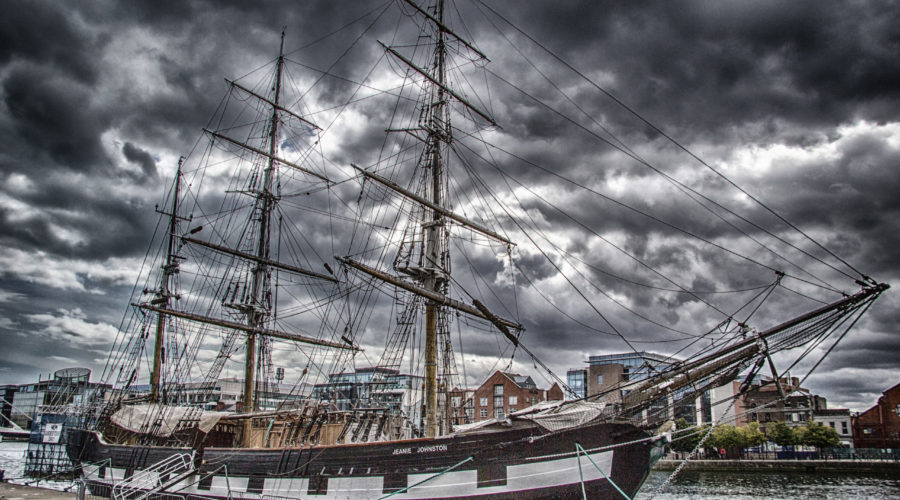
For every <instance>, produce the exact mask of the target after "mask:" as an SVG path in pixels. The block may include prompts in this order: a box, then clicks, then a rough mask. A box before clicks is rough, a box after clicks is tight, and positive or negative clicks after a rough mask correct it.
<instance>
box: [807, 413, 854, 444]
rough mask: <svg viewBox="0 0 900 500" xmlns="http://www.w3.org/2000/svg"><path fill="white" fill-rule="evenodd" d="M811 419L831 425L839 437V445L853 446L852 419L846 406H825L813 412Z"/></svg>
mask: <svg viewBox="0 0 900 500" xmlns="http://www.w3.org/2000/svg"><path fill="white" fill-rule="evenodd" d="M813 420H814V421H815V422H817V423H820V424H822V425H825V426H828V427H831V428H832V429H834V431H835V432H837V433H838V436H839V437H840V439H841V446H847V447H849V448H853V421H852V418H851V417H850V410H848V409H847V408H827V409H823V410H816V411H815V412H813Z"/></svg>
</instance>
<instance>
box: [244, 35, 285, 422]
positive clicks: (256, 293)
mask: <svg viewBox="0 0 900 500" xmlns="http://www.w3.org/2000/svg"><path fill="white" fill-rule="evenodd" d="M283 67H284V31H282V32H281V45H280V47H279V50H278V66H277V69H276V72H275V96H274V99H273V100H272V104H273V105H272V116H271V118H270V122H269V140H268V142H269V150H268V155H267V160H266V167H265V169H264V170H263V188H262V190H261V191H260V192H259V194H258V195H257V198H256V204H257V207H258V210H259V219H258V225H257V231H258V234H257V245H256V257H257V259H258V260H256V265H255V267H254V268H253V281H252V285H251V300H252V302H251V304H250V307H249V308H248V309H247V325H248V326H250V327H251V328H264V326H265V323H266V320H268V318H269V313H270V311H271V303H270V302H269V299H270V293H269V292H270V283H269V266H268V264H267V261H269V260H270V250H271V245H270V234H271V223H272V211H273V210H274V208H275V202H276V197H275V195H274V194H273V192H272V186H273V185H274V180H275V165H274V163H275V160H274V158H275V149H276V146H277V143H278V135H277V134H278V108H279V107H280V106H281V104H280V100H281V72H282V68H283ZM244 352H245V354H244V356H245V360H244V397H243V402H244V403H243V404H244V405H243V411H245V412H253V411H255V410H256V409H257V408H258V401H257V397H256V368H257V366H256V361H257V356H258V349H257V334H256V333H254V332H248V333H247V345H246V349H245V351H244Z"/></svg>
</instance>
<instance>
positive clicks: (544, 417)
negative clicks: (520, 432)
mask: <svg viewBox="0 0 900 500" xmlns="http://www.w3.org/2000/svg"><path fill="white" fill-rule="evenodd" d="M604 408H606V403H593V402H589V401H576V402H574V403H566V404H563V403H562V402H561V401H548V402H546V403H539V404H537V405H535V406H533V407H531V408H526V409H525V410H522V411H520V412H516V413H513V414H512V415H511V416H512V417H514V418H521V419H525V420H531V421H532V422H534V423H536V424H538V425H540V426H541V427H543V428H545V429H547V430H548V431H558V430H561V429H568V428H569V427H576V426H579V425H581V424H586V423H588V422H590V421H591V420H594V419H595V418H597V417H599V416H600V414H601V413H603V409H604Z"/></svg>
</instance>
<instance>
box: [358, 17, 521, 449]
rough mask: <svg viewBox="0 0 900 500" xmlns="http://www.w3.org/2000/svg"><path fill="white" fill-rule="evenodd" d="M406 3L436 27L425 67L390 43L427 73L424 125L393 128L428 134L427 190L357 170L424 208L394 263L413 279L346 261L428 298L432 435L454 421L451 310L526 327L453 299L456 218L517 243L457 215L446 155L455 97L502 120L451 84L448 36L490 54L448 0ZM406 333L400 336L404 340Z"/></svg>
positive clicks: (408, 313)
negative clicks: (453, 19)
mask: <svg viewBox="0 0 900 500" xmlns="http://www.w3.org/2000/svg"><path fill="white" fill-rule="evenodd" d="M405 1H406V3H407V4H409V5H410V6H411V7H412V8H413V9H415V10H416V11H418V12H419V13H420V14H421V15H423V16H424V17H425V18H426V19H427V22H428V23H429V24H430V25H431V26H432V27H433V28H432V29H433V31H432V33H434V35H432V37H433V40H434V51H433V53H432V59H431V61H430V62H429V63H428V64H427V65H426V66H425V67H421V66H418V65H416V63H414V62H413V61H412V60H411V59H409V58H408V57H406V56H404V55H403V54H401V53H400V52H398V51H397V50H396V49H394V48H392V47H389V46H387V45H385V44H383V43H382V46H383V47H384V48H385V50H386V51H387V52H388V53H389V54H391V55H392V56H393V57H395V58H397V59H398V60H399V61H401V62H403V63H404V64H406V65H407V66H408V67H409V68H410V69H412V70H413V71H415V72H416V73H418V74H420V75H421V76H422V77H424V81H423V84H424V85H423V91H422V93H421V94H420V100H419V106H420V114H419V119H418V126H417V127H415V128H414V129H388V131H389V132H402V131H405V132H409V131H413V130H415V131H417V132H420V131H421V132H425V134H426V135H425V136H424V137H422V138H421V140H422V141H423V143H424V150H423V152H422V155H421V156H420V157H419V160H418V164H417V168H418V169H420V170H419V172H422V175H423V177H422V178H421V182H422V183H421V184H420V185H419V190H418V191H415V192H414V191H413V190H408V189H405V188H403V187H401V186H399V185H398V184H396V183H394V182H393V181H391V180H390V179H387V178H384V177H381V176H379V175H378V174H375V173H374V172H368V171H364V170H362V169H359V167H355V168H357V169H359V170H360V171H361V173H362V175H364V176H365V177H366V178H367V179H371V180H373V181H375V182H377V183H379V184H381V185H382V186H384V187H386V188H388V189H391V190H392V191H394V192H395V193H396V194H397V195H399V196H403V197H405V198H407V199H409V200H411V201H412V202H413V203H415V204H417V205H418V207H419V209H420V210H421V212H418V213H419V214H421V219H419V220H418V221H417V223H418V224H420V226H419V227H417V228H415V229H412V230H411V231H410V232H409V233H407V236H406V237H405V238H404V241H403V242H401V244H400V248H399V251H398V254H397V258H396V259H395V261H394V270H395V271H399V272H400V273H402V274H404V275H406V277H401V276H392V275H390V274H388V273H385V272H383V271H380V270H378V269H376V268H373V267H370V266H368V265H366V264H364V263H362V262H359V261H356V260H354V259H352V258H349V257H348V258H345V259H340V261H341V262H342V263H343V264H345V265H347V266H350V267H352V268H354V269H356V270H358V271H361V272H363V273H365V274H368V275H369V276H371V277H373V278H376V279H378V280H381V281H383V282H385V283H388V284H390V285H393V286H395V287H397V288H399V289H402V290H405V291H406V292H409V293H411V294H413V295H416V296H418V297H421V298H424V299H425V335H424V337H425V338H424V341H425V352H424V359H423V364H424V366H425V377H424V401H423V403H424V404H423V406H424V419H423V420H424V421H423V422H422V427H423V431H424V434H425V436H426V437H434V436H438V435H440V434H441V433H442V430H443V429H444V428H445V425H444V424H446V420H445V419H441V418H440V416H439V407H440V405H439V394H440V393H441V392H442V390H446V389H447V387H443V388H442V387H441V386H440V383H439V381H440V378H439V376H438V364H439V362H438V357H439V356H440V355H441V353H443V362H444V368H445V370H444V371H445V373H444V375H445V376H446V375H448V374H449V366H450V365H451V364H452V358H451V357H450V351H449V349H450V347H449V340H448V337H449V321H450V315H449V309H451V308H452V309H454V310H456V311H458V312H463V313H466V314H469V315H471V316H475V317H479V318H482V319H486V320H488V321H491V322H496V323H497V324H501V325H504V327H505V328H506V327H508V328H513V329H517V330H521V328H522V327H521V325H519V324H518V323H515V322H513V321H509V320H504V319H502V318H499V317H497V316H495V315H493V314H492V313H490V312H489V311H487V312H486V310H482V309H481V308H479V307H476V306H473V305H470V304H466V303H463V302H460V301H457V300H455V299H452V298H451V297H450V266H451V262H450V256H449V243H448V237H449V233H448V225H449V223H450V221H454V222H456V223H458V224H460V225H461V226H463V227H466V228H468V229H470V230H472V231H475V232H478V233H481V234H484V235H486V236H488V237H490V238H493V239H495V240H499V241H503V242H504V243H505V244H511V242H510V241H509V240H508V239H507V238H505V237H503V236H501V235H500V234H498V233H496V232H494V231H492V230H490V229H489V228H487V227H484V226H482V225H480V224H478V223H477V222H475V221H472V220H470V219H468V218H467V217H464V216H462V215H460V214H456V213H454V212H453V211H452V210H451V208H450V207H448V206H447V205H448V203H447V199H446V198H447V183H448V180H447V179H448V177H447V165H446V164H445V163H444V154H445V153H446V151H448V149H449V147H450V144H451V143H452V141H453V132H452V128H451V126H450V107H449V102H450V100H451V99H452V100H454V101H456V102H458V103H460V104H461V105H463V106H464V107H465V108H466V109H467V110H468V111H470V112H471V113H472V114H473V115H477V116H479V117H481V118H482V119H484V120H485V121H487V122H488V123H490V124H491V125H493V126H496V125H497V123H496V122H495V121H494V119H493V118H492V117H491V116H490V115H489V114H487V113H486V112H484V111H482V110H481V109H478V108H477V107H475V106H474V105H473V104H472V103H470V102H469V101H468V100H467V99H465V98H464V97H463V96H462V95H461V94H460V93H458V92H456V91H455V90H454V89H452V88H451V87H450V86H448V82H447V60H448V47H447V43H448V38H450V37H452V38H453V39H454V40H455V41H456V42H458V43H459V44H461V45H462V46H464V47H466V48H467V49H468V50H470V51H471V52H472V53H474V54H476V55H477V57H480V58H484V59H486V58H485V57H484V54H482V53H481V52H480V51H479V50H478V49H476V48H475V47H474V46H473V45H472V44H471V43H469V42H467V41H465V40H463V39H462V38H461V37H459V36H458V35H457V34H456V33H454V32H453V31H452V30H451V29H450V28H448V27H447V26H446V25H445V24H444V2H443V0H438V1H437V4H436V5H435V7H434V8H433V9H424V8H422V7H419V6H418V5H417V4H416V3H415V2H413V1H412V0H405ZM417 137H418V136H417ZM415 211H418V210H415ZM413 249H415V250H413ZM410 278H411V280H410ZM419 304H420V301H419V300H411V301H409V302H407V303H406V304H405V311H404V312H403V313H402V317H404V318H411V317H415V315H416V314H415V308H417V307H420V306H419ZM482 308H483V306H482ZM407 322H408V320H406V321H404V322H402V323H400V324H399V325H398V328H405V327H406V326H405V325H407ZM401 337H402V336H401V335H398V338H401ZM439 351H440V352H439Z"/></svg>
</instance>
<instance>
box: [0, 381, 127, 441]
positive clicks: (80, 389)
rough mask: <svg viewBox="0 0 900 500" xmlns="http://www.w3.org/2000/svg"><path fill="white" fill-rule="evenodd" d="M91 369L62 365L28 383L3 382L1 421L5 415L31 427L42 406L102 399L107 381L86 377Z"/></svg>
mask: <svg viewBox="0 0 900 500" xmlns="http://www.w3.org/2000/svg"><path fill="white" fill-rule="evenodd" d="M90 375H91V371H90V370H88V369H87V368H64V369H62V370H57V371H56V372H55V373H54V374H53V376H52V378H49V379H47V380H40V379H39V380H38V381H37V382H32V383H30V384H21V385H6V386H3V388H2V389H0V391H2V396H3V399H2V400H0V405H2V406H0V413H2V414H3V416H4V418H3V419H0V420H3V422H4V423H8V422H7V420H6V419H7V418H8V419H9V420H10V421H12V422H15V424H16V425H18V426H19V427H22V428H23V429H29V428H31V423H32V421H33V420H34V419H35V417H36V416H37V415H38V413H39V412H40V410H41V409H42V408H44V407H60V406H66V405H71V404H74V405H81V404H88V403H89V402H90V401H102V400H103V399H104V398H106V397H107V395H108V393H109V391H110V387H111V386H110V385H108V384H97V383H93V382H91V381H90Z"/></svg>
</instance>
